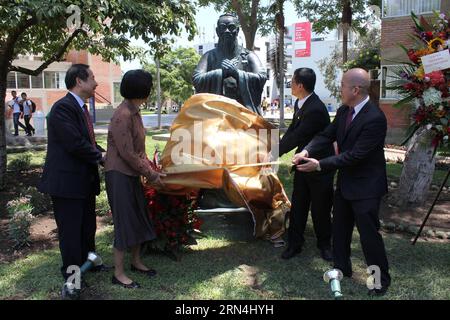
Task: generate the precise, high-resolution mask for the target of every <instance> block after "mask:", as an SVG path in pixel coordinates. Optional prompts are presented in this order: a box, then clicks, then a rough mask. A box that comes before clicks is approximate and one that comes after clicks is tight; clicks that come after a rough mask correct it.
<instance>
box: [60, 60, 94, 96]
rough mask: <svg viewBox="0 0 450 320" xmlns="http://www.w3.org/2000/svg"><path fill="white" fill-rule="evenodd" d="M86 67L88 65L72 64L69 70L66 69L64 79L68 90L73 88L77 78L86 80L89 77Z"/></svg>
mask: <svg viewBox="0 0 450 320" xmlns="http://www.w3.org/2000/svg"><path fill="white" fill-rule="evenodd" d="M88 69H89V66H88V65H87V64H82V63H77V64H73V65H72V66H71V67H70V68H69V70H67V73H66V78H65V79H64V81H65V82H66V88H67V89H69V90H70V89H72V88H74V87H75V86H76V85H77V78H80V79H81V80H83V81H86V80H87V78H88V77H89V73H88V72H87V70H88Z"/></svg>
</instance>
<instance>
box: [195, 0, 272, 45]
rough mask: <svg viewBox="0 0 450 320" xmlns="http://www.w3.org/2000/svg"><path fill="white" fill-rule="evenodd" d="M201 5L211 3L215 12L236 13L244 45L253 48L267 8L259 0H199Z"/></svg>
mask: <svg viewBox="0 0 450 320" xmlns="http://www.w3.org/2000/svg"><path fill="white" fill-rule="evenodd" d="M198 2H199V4H200V5H201V6H209V5H213V6H214V9H215V10H216V11H217V12H223V13H226V12H229V13H233V12H234V13H236V15H237V17H238V19H239V24H240V27H241V30H242V32H243V33H244V37H245V47H246V48H247V49H249V50H253V49H254V47H255V37H256V32H257V31H258V28H259V26H260V25H264V21H266V20H265V17H266V13H267V10H268V8H267V7H265V6H262V5H261V1H260V0H251V1H248V0H199V1H198Z"/></svg>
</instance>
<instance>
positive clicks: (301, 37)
mask: <svg viewBox="0 0 450 320" xmlns="http://www.w3.org/2000/svg"><path fill="white" fill-rule="evenodd" d="M294 50H295V57H296V58H299V57H310V56H311V22H299V23H296V24H295V37H294Z"/></svg>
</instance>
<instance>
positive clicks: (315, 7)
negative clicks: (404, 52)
mask: <svg viewBox="0 0 450 320" xmlns="http://www.w3.org/2000/svg"><path fill="white" fill-rule="evenodd" d="M293 3H294V6H295V8H296V11H297V13H298V14H299V16H306V17H307V18H308V19H309V20H310V21H311V22H313V30H314V31H315V32H317V33H326V32H330V31H332V30H335V29H338V28H339V29H340V30H342V33H343V38H342V40H343V42H342V59H343V62H344V63H345V62H347V57H348V55H347V51H348V50H347V45H348V35H349V31H350V29H352V30H354V31H355V32H357V33H359V34H362V35H364V34H365V33H366V29H367V28H366V26H367V22H368V21H369V18H370V17H371V16H373V15H374V14H375V15H377V14H379V12H380V11H379V8H381V0H293ZM369 8H372V9H371V10H369Z"/></svg>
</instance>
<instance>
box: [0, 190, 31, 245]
mask: <svg viewBox="0 0 450 320" xmlns="http://www.w3.org/2000/svg"><path fill="white" fill-rule="evenodd" d="M6 206H7V209H8V212H9V214H10V215H11V219H10V221H9V224H8V238H9V239H10V240H12V241H13V242H14V248H16V249H19V248H22V247H23V246H26V245H29V244H30V227H31V222H32V221H33V216H32V215H31V212H32V211H33V206H32V205H31V203H30V199H29V198H27V197H21V198H17V199H14V200H11V201H9V202H8V203H7V205H6Z"/></svg>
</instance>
